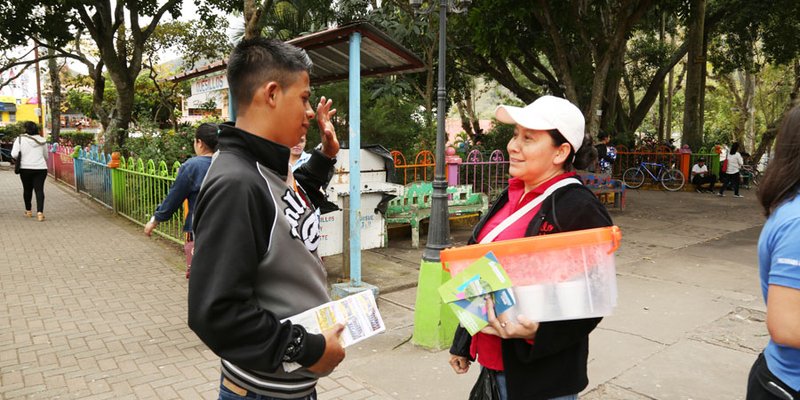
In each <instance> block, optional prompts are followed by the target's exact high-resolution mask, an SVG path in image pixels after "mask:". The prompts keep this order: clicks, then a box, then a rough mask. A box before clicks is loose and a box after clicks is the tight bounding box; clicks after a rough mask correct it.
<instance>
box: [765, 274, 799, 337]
mask: <svg viewBox="0 0 800 400" xmlns="http://www.w3.org/2000/svg"><path fill="white" fill-rule="evenodd" d="M767 330H769V336H770V337H771V338H772V341H773V342H775V343H777V344H780V345H784V346H789V347H794V348H797V349H800V289H794V288H790V287H786V286H779V285H769V289H767Z"/></svg>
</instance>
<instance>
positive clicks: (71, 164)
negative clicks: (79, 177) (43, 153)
mask: <svg viewBox="0 0 800 400" xmlns="http://www.w3.org/2000/svg"><path fill="white" fill-rule="evenodd" d="M48 151H49V152H50V155H49V157H48V160H47V172H48V173H49V174H50V175H52V176H53V178H55V179H56V180H58V181H61V182H64V183H66V184H67V185H69V186H70V187H72V188H73V189H74V188H75V160H74V158H72V157H73V153H74V150H73V149H71V148H69V147H66V146H59V145H58V144H52V145H48Z"/></svg>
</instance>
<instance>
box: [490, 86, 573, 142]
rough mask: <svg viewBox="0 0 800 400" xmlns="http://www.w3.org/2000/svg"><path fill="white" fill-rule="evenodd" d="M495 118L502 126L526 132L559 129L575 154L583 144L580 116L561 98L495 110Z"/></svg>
mask: <svg viewBox="0 0 800 400" xmlns="http://www.w3.org/2000/svg"><path fill="white" fill-rule="evenodd" d="M494 116H495V118H497V120H498V121H500V122H502V123H504V124H518V125H520V126H522V127H524V128H528V129H536V130H543V131H547V130H550V129H558V131H559V132H561V134H562V135H563V136H564V138H565V139H567V142H569V144H570V145H571V146H572V149H573V150H574V151H575V152H576V153H577V152H578V149H580V148H581V145H582V144H583V135H584V127H585V125H586V122H585V120H584V118H583V113H582V112H581V110H580V109H578V107H576V106H575V105H574V104H572V103H570V102H569V100H566V99H562V98H560V97H555V96H542V97H539V98H538V99H536V101H534V102H533V103H531V104H528V105H527V106H525V107H514V106H498V107H497V109H495V110H494Z"/></svg>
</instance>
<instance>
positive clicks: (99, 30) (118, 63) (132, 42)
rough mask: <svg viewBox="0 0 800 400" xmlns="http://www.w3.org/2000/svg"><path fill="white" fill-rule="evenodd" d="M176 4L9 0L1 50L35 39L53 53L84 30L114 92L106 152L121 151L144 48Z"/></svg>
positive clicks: (176, 1)
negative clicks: (142, 19)
mask: <svg viewBox="0 0 800 400" xmlns="http://www.w3.org/2000/svg"><path fill="white" fill-rule="evenodd" d="M181 2H182V0H167V1H165V2H163V4H159V1H158V0H118V1H115V2H114V4H112V2H111V0H94V1H90V0H73V1H57V0H35V1H32V0H9V1H7V2H6V3H5V5H3V6H0V7H2V8H0V14H3V13H7V15H3V16H2V17H0V18H2V19H1V20H0V22H2V23H0V26H2V28H0V37H3V39H1V40H0V48H8V47H10V46H14V45H19V44H22V43H25V42H26V41H27V40H34V41H36V42H37V43H39V45H40V46H44V47H49V46H53V45H54V46H57V47H56V48H54V50H56V51H59V50H60V49H61V47H62V46H64V45H65V44H66V42H68V41H69V40H70V39H71V38H72V36H73V35H74V34H75V32H76V31H81V30H85V31H86V32H87V33H88V34H89V36H90V37H91V38H92V40H93V41H94V43H95V44H96V45H97V49H98V51H99V59H100V62H99V63H98V64H99V66H101V67H102V66H104V67H105V68H106V69H107V70H108V72H109V77H110V78H111V80H112V81H113V82H114V85H115V86H116V88H117V92H118V93H119V96H118V97H117V102H116V104H115V109H114V114H113V115H111V118H110V121H109V126H108V128H107V130H106V135H107V140H106V143H107V147H109V148H112V147H121V146H123V145H124V142H125V139H126V138H127V129H128V125H129V124H130V121H131V118H132V113H133V97H134V94H135V93H134V87H135V81H136V77H137V76H138V75H139V72H140V71H141V68H142V54H143V51H144V45H145V43H146V42H147V40H148V39H149V38H150V36H151V35H152V34H153V31H155V29H156V26H158V24H159V22H160V21H161V18H162V17H163V16H164V15H165V14H166V13H169V14H170V15H171V16H172V17H173V18H176V17H178V16H179V15H180V8H181ZM140 18H149V22H147V23H144V24H140ZM126 23H127V24H126ZM51 43H52V44H51ZM99 72H100V71H94V75H95V77H97V78H98V81H101V79H99V77H100V74H99ZM98 81H96V82H98ZM98 89H100V88H98V87H97V86H96V87H95V90H96V91H97V90H98Z"/></svg>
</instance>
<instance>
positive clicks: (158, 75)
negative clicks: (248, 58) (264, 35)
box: [137, 20, 231, 129]
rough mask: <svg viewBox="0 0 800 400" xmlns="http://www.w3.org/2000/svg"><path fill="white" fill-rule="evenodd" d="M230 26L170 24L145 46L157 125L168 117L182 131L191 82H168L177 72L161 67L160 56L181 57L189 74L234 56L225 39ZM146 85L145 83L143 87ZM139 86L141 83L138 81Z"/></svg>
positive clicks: (161, 27)
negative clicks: (209, 62)
mask: <svg viewBox="0 0 800 400" xmlns="http://www.w3.org/2000/svg"><path fill="white" fill-rule="evenodd" d="M227 27H228V22H227V21H226V20H221V21H218V22H217V23H215V24H214V25H213V26H212V25H208V24H205V23H203V22H202V21H188V22H183V21H169V22H165V23H161V24H159V25H158V27H157V28H156V30H155V31H154V32H153V36H152V37H151V39H150V40H149V41H148V42H147V44H146V45H145V50H144V60H143V68H144V69H145V70H146V71H147V78H148V79H149V80H150V82H149V84H148V85H149V86H150V87H151V88H152V89H153V93H152V94H153V95H154V97H155V101H156V104H157V106H156V109H155V110H152V113H151V117H152V119H153V122H156V123H159V122H161V121H159V116H161V115H165V116H168V120H169V121H170V123H171V125H172V128H173V129H178V115H177V114H178V112H179V111H180V110H179V106H180V98H179V96H178V95H179V94H185V93H183V92H187V91H188V90H187V89H188V84H187V82H185V81H184V82H180V83H176V82H173V81H169V80H165V78H166V77H168V76H169V75H173V74H174V72H175V71H173V70H171V69H169V68H168V67H163V66H162V67H159V63H160V62H161V61H162V60H161V59H160V58H159V54H164V53H165V52H167V51H170V52H171V53H172V54H180V55H181V58H180V68H181V69H182V70H185V71H189V70H192V69H194V68H195V66H196V65H197V64H198V62H200V61H202V60H216V59H219V58H221V57H223V56H225V55H227V54H229V53H230V50H231V45H230V42H229V41H228V38H227V37H226V35H225V31H226V30H227ZM141 84H144V83H141ZM137 85H140V83H139V82H138V81H137Z"/></svg>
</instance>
